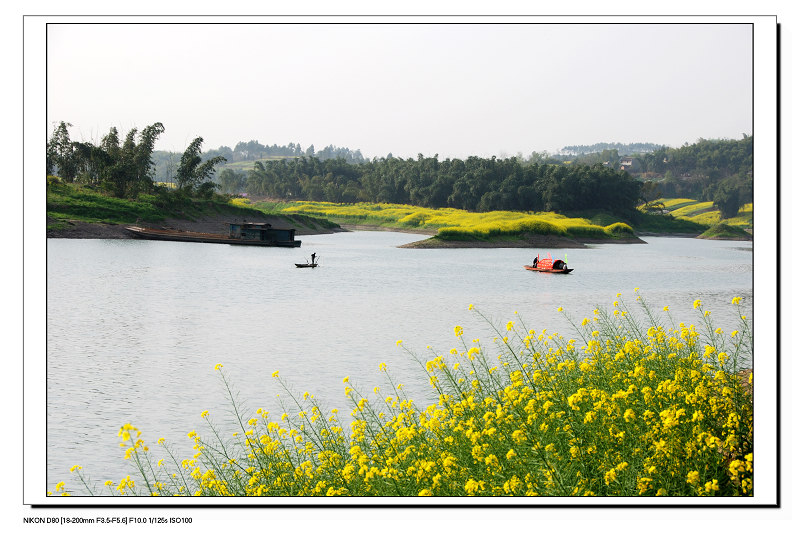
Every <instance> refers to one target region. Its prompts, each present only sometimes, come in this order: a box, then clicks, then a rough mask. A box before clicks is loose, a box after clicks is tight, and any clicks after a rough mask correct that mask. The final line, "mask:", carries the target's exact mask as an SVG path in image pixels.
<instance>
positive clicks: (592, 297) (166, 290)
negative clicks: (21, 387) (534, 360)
mask: <svg viewBox="0 0 800 536" xmlns="http://www.w3.org/2000/svg"><path fill="white" fill-rule="evenodd" d="M420 238H421V237H420V236H418V235H410V234H404V233H394V232H352V233H339V234H332V235H313V236H304V237H302V240H303V247H302V248H301V249H282V248H255V247H251V248H248V247H237V246H228V245H220V244H191V243H179V242H155V241H146V240H67V239H48V241H47V279H48V281H47V283H48V287H47V417H48V418H47V468H48V472H47V473H48V475H47V478H48V489H53V488H54V486H55V483H57V482H58V481H60V480H68V481H69V479H68V478H67V477H68V476H69V468H70V467H72V466H73V465H75V464H80V465H81V466H83V468H84V471H85V472H86V473H87V474H88V475H89V476H90V477H92V478H94V479H96V480H99V481H100V482H103V481H105V480H106V479H111V480H114V481H115V482H118V481H119V480H120V478H122V477H123V476H125V475H127V474H130V473H131V467H130V466H129V465H128V464H127V462H126V461H125V460H123V453H124V449H122V448H120V447H119V446H118V443H119V441H118V438H117V431H118V430H119V427H120V426H121V425H122V424H125V423H132V424H133V425H134V426H136V427H138V428H139V429H140V430H141V431H142V434H143V435H142V438H143V439H144V440H145V442H146V443H148V444H151V445H153V446H154V447H155V442H156V440H157V439H158V438H159V437H165V438H167V439H168V440H169V441H170V443H172V444H173V445H175V448H176V449H177V451H178V456H179V457H181V458H188V457H191V455H192V454H193V453H194V451H192V450H191V445H192V442H191V441H190V440H189V439H188V438H187V437H186V434H187V432H189V431H191V430H193V429H197V431H198V432H200V433H201V434H202V433H203V432H204V431H205V428H204V422H203V420H202V419H201V418H200V413H201V412H202V411H203V410H208V411H209V412H210V413H211V416H212V418H213V419H214V421H215V422H216V423H218V424H220V426H221V427H222V428H223V430H226V431H228V430H230V431H233V430H234V428H233V427H232V426H229V425H228V423H229V422H230V419H231V417H230V412H229V408H230V406H229V404H228V403H227V402H226V399H225V393H224V389H223V388H222V385H221V383H220V381H219V378H218V376H217V374H216V373H215V372H214V365H215V364H216V363H223V364H224V370H225V371H226V372H227V373H228V374H229V377H230V379H231V380H232V382H233V384H234V386H235V388H236V390H237V392H238V394H239V397H240V399H241V401H242V402H243V403H244V405H245V407H248V408H250V409H251V411H252V412H254V411H255V409H256V408H259V407H263V408H264V409H268V410H271V412H272V413H273V414H275V413H280V412H281V410H280V405H279V403H278V401H277V399H276V394H278V393H280V392H281V390H280V388H279V387H278V386H277V384H276V382H275V381H274V379H273V378H272V372H273V371H275V370H280V375H281V377H282V378H285V379H286V380H287V381H288V382H289V383H290V384H291V385H292V386H293V387H294V388H295V389H294V390H295V391H296V392H299V393H302V392H303V391H310V392H311V393H312V394H314V395H315V396H316V398H317V399H318V400H320V401H321V402H322V403H323V404H324V405H325V406H327V407H328V408H331V407H339V408H345V407H346V402H345V397H344V386H343V384H342V378H343V377H344V376H350V377H351V379H352V381H353V382H354V384H355V385H356V386H357V387H360V388H361V390H362V391H363V392H365V393H366V392H370V391H371V389H372V387H374V386H378V385H385V382H384V380H383V378H382V377H381V376H380V375H379V372H378V363H381V362H386V363H387V364H388V365H389V370H390V372H391V374H392V376H393V378H395V379H396V380H397V381H402V382H403V383H404V384H405V385H406V386H407V390H408V391H409V392H410V393H411V394H412V395H413V398H414V399H415V400H416V401H418V402H420V403H427V402H429V401H430V400H432V398H431V396H430V394H429V387H428V386H427V379H426V377H425V376H424V374H421V373H420V371H419V370H418V365H417V364H416V363H414V362H413V361H412V360H411V359H410V358H409V357H408V355H407V354H405V353H404V352H403V351H402V350H401V349H399V348H397V346H396V345H395V341H397V340H398V339H402V340H403V341H404V344H405V345H406V346H407V347H409V348H410V349H413V350H415V351H416V352H417V353H419V354H421V355H424V354H425V353H426V352H428V351H429V350H426V345H431V347H432V348H433V349H435V350H436V351H437V352H438V353H442V352H446V351H448V350H449V349H450V348H451V347H453V346H454V345H455V343H456V340H455V338H454V337H453V326H454V325H456V324H458V325H462V326H464V329H465V336H466V337H467V339H468V340H469V339H472V338H476V337H480V338H482V339H483V340H487V339H489V338H490V337H491V335H492V332H491V330H490V328H489V327H488V326H486V325H485V324H484V323H483V322H482V321H481V320H480V319H478V318H476V316H475V315H474V314H473V313H472V312H469V311H467V305H468V304H470V303H472V304H474V305H475V307H476V308H478V309H480V310H481V311H482V312H483V313H485V314H486V315H487V316H489V317H491V318H493V319H495V320H496V322H497V324H498V325H505V322H507V321H508V320H512V319H514V312H515V311H518V312H519V314H520V316H521V317H522V319H523V320H524V321H525V323H526V324H527V326H528V327H529V328H534V329H537V330H540V329H543V328H547V329H548V331H550V332H552V331H558V332H559V333H563V334H564V335H565V336H567V337H569V336H572V334H573V333H574V332H573V331H572V328H571V327H570V326H569V324H568V323H567V322H566V321H565V320H564V319H563V317H561V315H560V314H557V313H556V312H555V310H556V308H557V307H559V306H562V307H563V308H564V310H565V311H567V312H568V313H570V315H571V316H572V317H573V318H575V319H577V320H580V319H582V318H583V317H584V316H590V315H591V311H592V309H594V308H595V307H596V306H603V307H607V308H611V304H612V302H613V301H614V300H615V299H616V294H617V293H618V292H621V293H622V298H623V300H626V302H627V304H628V309H629V310H630V311H634V310H636V307H635V306H634V294H633V288H634V287H639V289H640V293H641V294H642V295H644V297H645V299H646V300H647V302H648V303H650V304H652V306H653V308H654V309H655V310H657V311H661V308H662V307H663V306H664V305H669V306H670V311H671V312H672V315H673V318H675V320H676V321H686V322H687V323H696V322H697V316H696V311H693V310H692V301H693V300H695V299H697V298H700V299H701V300H702V301H703V304H704V306H705V307H706V308H707V309H709V310H711V311H712V316H713V318H714V319H715V320H716V322H717V325H719V326H720V327H723V328H725V329H726V330H727V331H731V330H733V329H735V328H736V327H737V325H736V319H737V316H736V314H735V310H734V308H733V307H732V306H731V304H730V300H731V298H732V297H733V296H742V297H743V298H744V300H743V303H745V304H747V305H748V307H749V306H750V304H751V302H752V289H753V282H752V244H751V243H749V242H727V241H707V240H695V239H683V238H655V237H648V238H646V240H647V242H648V243H647V244H624V245H598V246H595V247H592V248H589V249H574V250H558V251H552V253H553V255H554V256H559V257H560V256H563V254H564V253H566V255H567V257H568V261H569V265H570V267H572V268H574V269H575V271H574V272H573V273H572V274H570V275H568V276H563V275H551V274H538V273H532V272H528V271H526V270H523V269H522V265H523V264H529V263H530V262H531V260H532V259H533V257H534V256H535V255H536V253H540V254H542V255H545V254H547V253H548V251H546V250H541V251H538V252H537V251H532V250H523V249H445V250H442V249H440V250H424V249H398V248H397V247H396V246H398V245H401V244H404V243H407V242H412V241H415V240H418V239H420ZM312 252H316V253H317V255H319V256H320V262H321V267H320V268H318V269H314V270H311V269H302V270H299V269H296V268H295V267H294V263H295V262H303V261H305V259H310V256H311V253H312ZM250 415H254V413H248V416H250ZM154 450H155V448H154ZM159 457H160V456H159Z"/></svg>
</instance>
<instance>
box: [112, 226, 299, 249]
mask: <svg viewBox="0 0 800 536" xmlns="http://www.w3.org/2000/svg"><path fill="white" fill-rule="evenodd" d="M229 225H230V233H229V234H228V235H224V234H215V233H197V232H194V231H180V230H174V229H150V228H146V227H138V226H133V227H126V228H125V229H127V230H128V231H129V232H130V233H131V234H133V235H134V236H135V237H137V238H144V239H146V240H171V241H173V242H203V243H208V244H231V245H236V246H263V247H286V248H297V247H300V243H301V241H300V240H295V238H294V234H295V230H294V229H280V228H277V227H273V226H272V225H271V224H269V223H231V224H229Z"/></svg>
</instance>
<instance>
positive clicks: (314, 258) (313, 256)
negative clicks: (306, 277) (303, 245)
mask: <svg viewBox="0 0 800 536" xmlns="http://www.w3.org/2000/svg"><path fill="white" fill-rule="evenodd" d="M294 265H295V266H296V267H297V268H316V267H317V266H319V263H318V262H317V254H316V253H312V254H311V262H308V259H306V263H305V264H298V263H294Z"/></svg>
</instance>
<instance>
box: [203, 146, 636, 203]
mask: <svg viewBox="0 0 800 536" xmlns="http://www.w3.org/2000/svg"><path fill="white" fill-rule="evenodd" d="M218 180H219V183H220V187H221V189H222V191H223V192H228V193H239V192H246V193H247V194H249V195H254V196H267V197H272V198H279V199H290V200H299V199H302V200H312V201H330V202H336V203H353V202H358V201H365V202H373V203H400V204H411V205H417V206H423V207H431V208H441V207H452V208H459V209H464V210H469V211H478V212H483V211H491V210H520V211H542V210H545V211H556V212H565V211H575V210H595V209H596V210H603V211H607V212H610V213H613V214H616V215H619V216H622V217H628V218H630V217H634V216H635V213H636V206H637V204H638V203H639V201H640V187H641V183H640V182H638V181H636V180H634V179H633V178H632V177H631V176H630V175H628V174H627V173H625V172H622V171H618V170H614V169H611V168H608V167H605V166H602V165H595V166H563V165H552V164H536V163H533V164H527V163H524V162H522V161H520V160H519V159H517V158H516V157H512V158H507V159H497V158H496V157H492V158H481V157H477V156H471V157H469V158H467V159H466V160H461V159H450V158H448V159H446V160H439V158H438V155H435V156H433V157H424V156H423V155H421V154H420V155H418V156H417V158H416V159H413V158H409V159H403V158H394V157H389V158H381V159H373V160H372V161H365V162H364V163H361V164H350V163H348V162H346V161H345V160H344V159H342V158H336V159H331V160H320V159H318V158H315V157H301V158H298V159H292V160H271V161H263V162H262V161H258V162H255V164H254V166H253V169H252V170H250V171H249V172H246V173H245V172H237V171H235V170H231V169H225V170H222V171H221V172H220V174H219V177H218Z"/></svg>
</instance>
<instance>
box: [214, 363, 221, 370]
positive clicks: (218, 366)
mask: <svg viewBox="0 0 800 536" xmlns="http://www.w3.org/2000/svg"><path fill="white" fill-rule="evenodd" d="M221 368H222V363H217V364H216V365H214V370H219V369H221Z"/></svg>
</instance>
